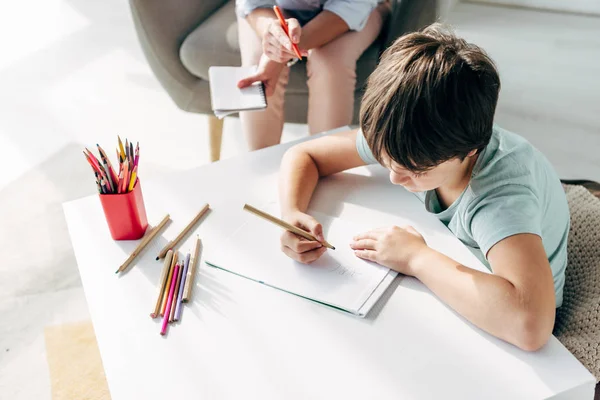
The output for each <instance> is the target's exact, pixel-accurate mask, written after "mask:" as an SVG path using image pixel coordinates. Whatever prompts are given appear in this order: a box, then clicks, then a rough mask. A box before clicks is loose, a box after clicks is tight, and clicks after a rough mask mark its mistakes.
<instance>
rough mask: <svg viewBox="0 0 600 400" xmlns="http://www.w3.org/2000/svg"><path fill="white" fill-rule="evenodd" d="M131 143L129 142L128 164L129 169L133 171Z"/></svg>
mask: <svg viewBox="0 0 600 400" xmlns="http://www.w3.org/2000/svg"><path fill="white" fill-rule="evenodd" d="M133 159H134V158H133V143H131V142H129V164H131V169H133V166H134V164H133Z"/></svg>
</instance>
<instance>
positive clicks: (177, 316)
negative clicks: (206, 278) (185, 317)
mask: <svg viewBox="0 0 600 400" xmlns="http://www.w3.org/2000/svg"><path fill="white" fill-rule="evenodd" d="M167 257H168V256H167ZM189 264H190V253H187V255H186V256H185V262H184V264H183V271H182V272H181V282H180V283H179V293H178V295H177V302H176V303H175V304H176V308H175V318H174V320H175V321H179V319H180V318H181V309H182V308H183V303H182V301H183V289H185V282H186V280H187V271H188V266H189Z"/></svg>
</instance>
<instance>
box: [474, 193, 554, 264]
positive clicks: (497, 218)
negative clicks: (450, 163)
mask: <svg viewBox="0 0 600 400" xmlns="http://www.w3.org/2000/svg"><path fill="white" fill-rule="evenodd" d="M542 212H543V211H542V210H541V209H540V203H539V200H538V198H537V196H536V195H535V194H534V193H533V191H532V190H531V189H530V188H528V187H527V186H523V185H503V186H501V187H498V188H495V189H494V190H492V191H490V192H488V193H486V194H485V196H484V197H483V198H482V199H481V200H480V201H479V202H478V203H477V204H476V205H475V206H474V207H473V209H472V212H471V211H470V212H469V213H470V215H471V218H470V223H469V227H470V233H471V237H472V238H473V240H474V241H475V242H476V243H477V245H478V246H479V248H480V249H481V251H482V253H483V255H484V256H485V257H486V259H487V253H488V251H489V250H490V249H491V248H492V247H493V246H494V245H495V244H496V243H498V242H500V241H501V240H503V239H505V238H507V237H509V236H513V235H518V234H521V233H532V234H534V235H538V236H540V237H541V236H542V219H541V215H542V214H541V213H542Z"/></svg>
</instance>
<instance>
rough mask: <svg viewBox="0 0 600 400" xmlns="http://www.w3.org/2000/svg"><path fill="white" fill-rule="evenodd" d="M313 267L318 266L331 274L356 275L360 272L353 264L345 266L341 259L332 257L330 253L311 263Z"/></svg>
mask: <svg viewBox="0 0 600 400" xmlns="http://www.w3.org/2000/svg"><path fill="white" fill-rule="evenodd" d="M310 266H311V267H312V268H318V269H319V270H322V271H326V272H327V273H330V274H336V275H340V276H350V277H354V276H356V275H357V274H360V273H359V271H357V269H356V268H354V267H352V266H345V265H344V264H342V263H341V262H340V261H338V260H336V259H335V258H333V257H331V256H330V255H329V254H325V255H323V256H322V257H321V258H320V259H318V260H317V261H315V262H314V263H312V264H310Z"/></svg>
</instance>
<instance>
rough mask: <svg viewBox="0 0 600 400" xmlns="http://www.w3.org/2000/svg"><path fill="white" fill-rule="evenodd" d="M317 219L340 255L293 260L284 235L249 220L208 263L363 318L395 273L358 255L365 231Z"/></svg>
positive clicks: (331, 252) (337, 221) (252, 218)
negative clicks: (354, 242) (355, 242)
mask: <svg viewBox="0 0 600 400" xmlns="http://www.w3.org/2000/svg"><path fill="white" fill-rule="evenodd" d="M265 211H267V212H272V210H265ZM274 214H275V215H276V213H274ZM314 216H315V217H316V218H317V219H318V220H319V221H320V222H321V223H322V224H323V227H324V229H325V235H326V238H327V241H328V242H330V243H331V244H333V245H334V246H336V250H327V251H326V253H325V254H324V255H323V256H322V257H321V258H320V259H319V260H317V261H315V262H314V263H312V264H302V263H298V262H296V261H294V260H292V259H290V258H289V257H287V256H286V255H285V254H284V253H283V252H282V251H281V249H280V244H279V237H280V235H281V233H282V232H283V230H282V229H281V228H280V227H278V226H276V225H273V224H271V223H269V222H267V221H264V220H262V219H260V218H258V217H256V216H249V218H248V219H247V220H246V222H245V223H244V224H243V225H242V226H241V227H240V228H239V229H238V230H237V231H236V232H235V233H233V234H232V235H231V237H230V238H229V239H228V240H227V241H226V242H225V243H224V245H223V246H222V247H221V248H220V249H218V250H213V251H212V252H211V253H209V254H207V257H206V260H207V263H209V264H211V265H213V266H217V267H220V268H223V269H226V270H229V271H231V272H234V273H236V274H238V275H242V276H244V277H246V278H249V279H252V280H256V281H259V282H261V283H264V284H267V285H269V286H273V287H276V288H278V289H281V290H285V291H287V292H291V293H294V294H297V295H300V296H303V297H307V298H310V299H312V300H316V301H319V302H322V303H326V304H329V305H332V306H335V307H338V308H341V309H344V310H346V311H349V312H352V313H354V314H358V315H360V314H361V312H360V309H361V307H362V306H363V305H364V304H365V303H366V302H367V300H368V299H369V298H370V297H371V295H372V294H373V293H374V292H375V291H376V289H377V288H378V286H379V284H380V283H381V282H382V281H383V280H384V278H386V276H387V275H388V271H389V269H388V268H385V267H382V266H380V265H377V264H374V263H370V262H367V261H364V260H361V259H359V258H357V257H356V256H355V255H354V252H353V251H352V249H351V248H350V246H349V243H350V240H351V239H352V236H354V235H355V234H357V233H359V232H360V231H362V230H361V229H357V227H355V226H353V225H352V224H349V223H347V222H345V221H343V220H340V219H339V218H331V217H327V216H324V215H318V214H316V213H315V215H314ZM232 249H235V250H234V251H232ZM388 285H389V283H388ZM379 295H380V294H379ZM368 308H370V306H369V307H368ZM367 311H368V310H367Z"/></svg>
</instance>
